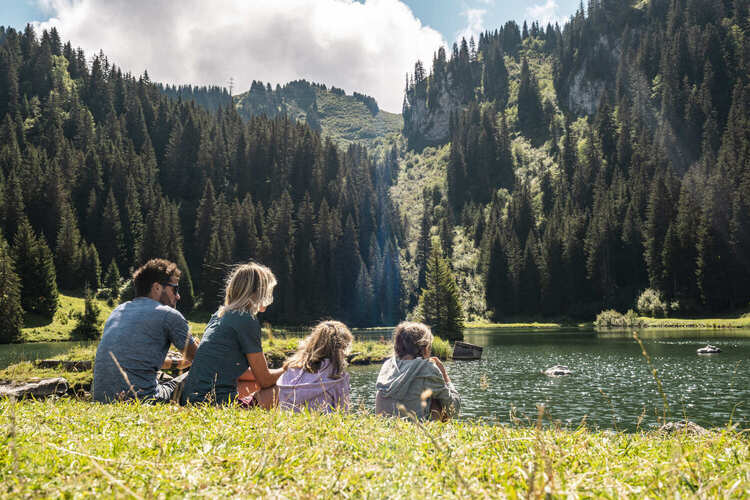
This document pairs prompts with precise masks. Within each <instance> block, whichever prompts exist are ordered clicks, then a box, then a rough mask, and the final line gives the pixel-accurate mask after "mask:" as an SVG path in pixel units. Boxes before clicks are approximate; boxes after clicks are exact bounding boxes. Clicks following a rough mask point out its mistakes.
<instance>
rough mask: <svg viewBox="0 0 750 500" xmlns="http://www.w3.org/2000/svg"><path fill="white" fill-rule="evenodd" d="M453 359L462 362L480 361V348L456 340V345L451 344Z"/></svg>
mask: <svg viewBox="0 0 750 500" xmlns="http://www.w3.org/2000/svg"><path fill="white" fill-rule="evenodd" d="M453 359H456V360H462V361H465V360H472V359H482V348H481V347H479V346H478V345H474V344H469V343H468V342H461V341H460V340H457V341H456V343H455V344H453Z"/></svg>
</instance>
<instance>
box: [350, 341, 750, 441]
mask: <svg viewBox="0 0 750 500" xmlns="http://www.w3.org/2000/svg"><path fill="white" fill-rule="evenodd" d="M641 338H642V340H643V344H644V346H645V348H646V350H647V352H648V353H649V355H650V356H651V360H652V363H653V365H654V367H655V368H656V370H657V373H658V376H659V379H660V380H661V382H662V386H663V389H664V392H665V394H666V396H667V402H668V405H669V411H668V419H671V420H674V419H681V418H684V416H687V418H688V419H690V420H692V421H694V422H696V423H698V424H700V425H703V426H722V425H725V424H726V423H727V422H729V421H730V419H731V420H732V421H733V422H736V423H738V424H739V425H740V426H741V427H742V428H748V427H750V330H732V331H719V332H717V331H716V330H702V331H701V330H693V331H689V330H684V329H680V330H658V331H656V330H648V331H644V332H641ZM464 339H465V340H466V341H467V342H471V343H473V344H477V345H480V346H482V347H484V352H483V355H482V359H481V360H479V361H449V362H447V363H446V368H447V370H448V374H449V375H450V377H451V379H452V380H453V383H454V384H455V385H456V388H457V389H458V391H459V392H460V393H461V397H462V403H463V404H462V411H461V415H462V416H464V417H475V418H480V419H486V420H488V421H499V422H502V423H510V422H511V413H513V414H514V416H515V418H519V419H521V420H523V421H530V422H535V421H536V418H537V414H538V410H537V405H539V404H543V405H545V408H546V411H547V412H548V415H547V416H546V417H545V418H546V419H547V421H553V422H554V421H559V422H560V423H561V424H562V425H564V426H568V427H577V426H578V425H579V424H580V423H581V421H582V420H583V419H584V418H585V419H586V422H587V425H589V426H590V427H599V428H610V429H611V428H617V429H620V430H630V431H632V430H635V429H636V428H637V427H638V421H639V419H640V418H641V416H642V420H641V424H640V428H642V429H650V428H653V427H655V426H658V422H659V417H660V416H661V415H662V413H663V409H664V403H663V399H662V397H661V395H660V393H659V390H658V387H657V384H656V382H655V380H654V378H653V376H652V375H651V372H650V369H649V367H648V364H647V362H646V360H645V358H644V357H643V355H642V353H641V349H640V347H639V346H638V344H637V343H636V342H635V340H633V338H632V337H631V336H630V335H629V334H628V333H627V332H618V333H596V332H593V331H590V332H582V331H580V330H575V331H572V332H554V333H550V332H529V331H524V332H521V331H514V332H512V333H509V332H507V330H505V331H503V330H500V329H481V330H479V329H472V330H467V332H466V334H465V338H464ZM707 343H711V344H713V345H716V346H718V347H720V348H721V350H722V353H721V354H717V355H711V356H701V355H698V354H696V352H695V351H696V349H698V348H699V347H703V346H705V345H706V344H707ZM556 364H561V365H567V366H568V367H569V368H570V369H571V370H572V371H573V374H572V375H569V376H566V377H558V378H550V377H547V376H546V375H544V374H543V373H542V371H543V370H544V369H546V368H548V367H550V366H553V365H556ZM378 371H379V367H378V366H361V367H360V366H353V367H350V373H351V379H352V396H353V401H355V402H358V403H359V404H364V405H365V406H366V407H367V408H374V405H375V394H374V390H373V389H374V385H375V381H376V379H377V374H378Z"/></svg>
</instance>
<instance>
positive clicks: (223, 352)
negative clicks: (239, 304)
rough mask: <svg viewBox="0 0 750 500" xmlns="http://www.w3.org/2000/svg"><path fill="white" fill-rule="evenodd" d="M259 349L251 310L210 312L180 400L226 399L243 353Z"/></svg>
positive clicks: (230, 394)
mask: <svg viewBox="0 0 750 500" xmlns="http://www.w3.org/2000/svg"><path fill="white" fill-rule="evenodd" d="M255 352H263V348H262V347H261V343H260V323H259V322H258V320H257V319H256V318H255V317H253V315H252V314H250V313H247V312H239V311H226V312H225V313H224V314H223V315H222V316H221V317H219V316H218V313H214V315H213V316H211V319H210V320H209V322H208V325H207V326H206V331H205V332H204V333H203V338H202V339H201V341H200V345H199V346H198V352H196V353H195V359H194V360H193V365H192V366H191V367H190V371H189V373H188V376H187V380H186V382H185V388H184V390H183V392H182V402H183V403H185V402H192V403H196V402H202V401H215V402H216V403H219V404H221V403H228V402H230V401H231V400H232V399H234V398H235V397H236V396H237V377H239V376H240V375H242V373H244V372H245V370H247V368H248V362H247V357H246V356H245V355H246V354H252V353H255Z"/></svg>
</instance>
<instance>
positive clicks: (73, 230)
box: [55, 202, 82, 290]
mask: <svg viewBox="0 0 750 500" xmlns="http://www.w3.org/2000/svg"><path fill="white" fill-rule="evenodd" d="M55 268H56V270H57V283H58V285H59V286H60V288H62V289H63V290H74V289H76V288H79V287H80V286H81V285H82V284H81V283H80V281H79V280H80V275H79V272H80V270H81V233H80V231H78V223H77V222H76V217H75V214H74V213H73V208H72V207H71V206H70V203H68V202H65V203H63V205H62V207H61V210H60V221H59V225H58V231H57V247H55Z"/></svg>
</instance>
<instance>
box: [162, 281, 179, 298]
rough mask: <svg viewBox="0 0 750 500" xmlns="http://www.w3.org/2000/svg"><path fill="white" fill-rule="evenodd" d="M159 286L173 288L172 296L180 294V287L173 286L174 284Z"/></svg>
mask: <svg viewBox="0 0 750 500" xmlns="http://www.w3.org/2000/svg"><path fill="white" fill-rule="evenodd" d="M161 286H171V287H172V288H174V294H175V295H179V294H180V289H179V287H180V285H175V284H174V283H162V284H161Z"/></svg>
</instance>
